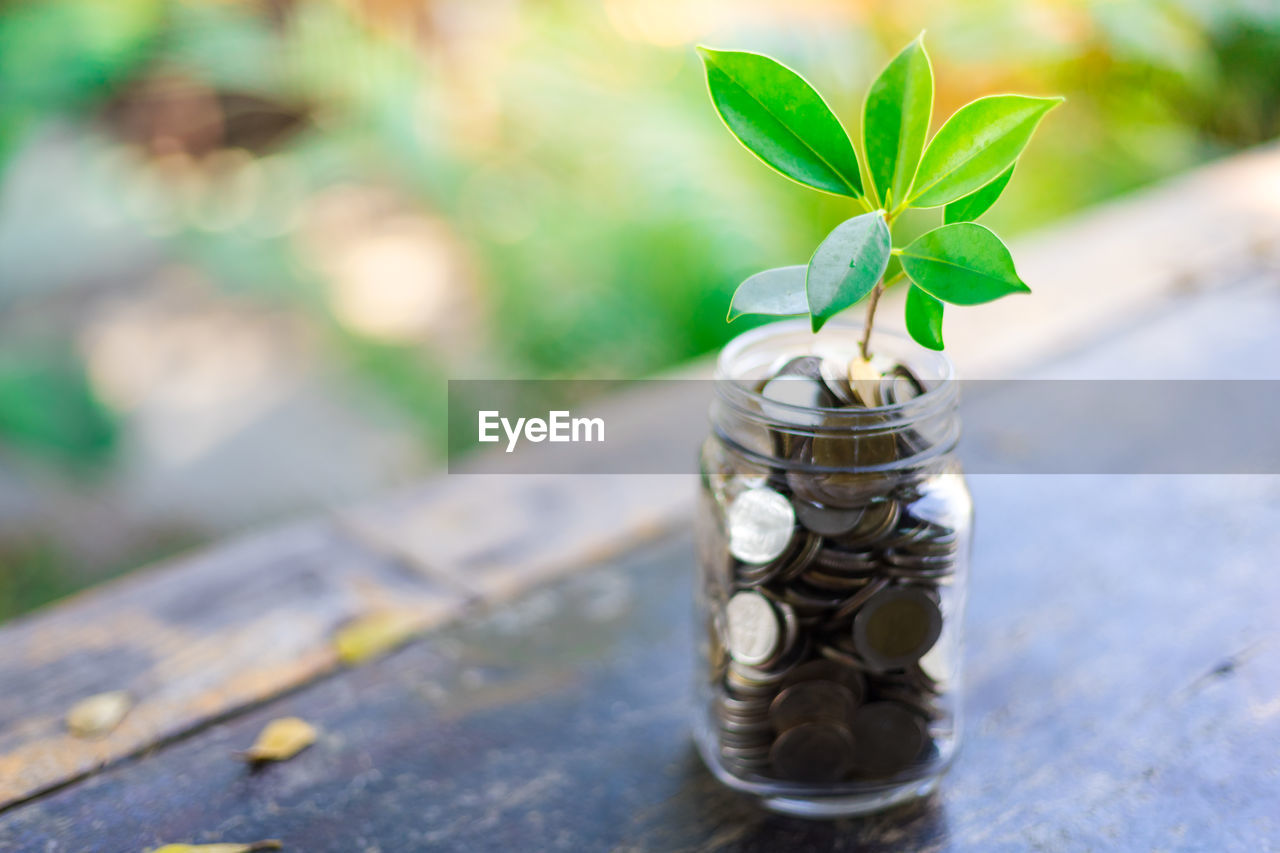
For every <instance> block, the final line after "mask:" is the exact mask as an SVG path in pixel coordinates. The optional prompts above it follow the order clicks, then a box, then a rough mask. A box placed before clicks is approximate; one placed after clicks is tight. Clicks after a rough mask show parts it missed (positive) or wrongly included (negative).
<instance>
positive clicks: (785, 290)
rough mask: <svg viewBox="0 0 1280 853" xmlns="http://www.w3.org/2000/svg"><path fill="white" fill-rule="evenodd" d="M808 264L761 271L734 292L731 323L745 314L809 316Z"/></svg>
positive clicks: (730, 307)
mask: <svg viewBox="0 0 1280 853" xmlns="http://www.w3.org/2000/svg"><path fill="white" fill-rule="evenodd" d="M806 269H807V268H806V267H805V266H804V264H799V265H797V266H794V267H778V268H777V269H771V270H765V271H764V272H758V273H756V274H755V275H753V276H751V277H750V278H748V279H747V280H746V281H744V282H742V284H740V285H738V289H737V290H735V291H734V292H733V299H732V300H731V301H730V302H729V317H728V321H729V322H730V323H732V322H733V321H734V320H736V319H738V318H739V317H741V316H742V315H743V314H776V315H786V314H808V313H809V300H808V297H807V296H806V295H805V281H804V280H805V270H806Z"/></svg>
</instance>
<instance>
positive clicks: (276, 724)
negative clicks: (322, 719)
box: [243, 717, 316, 762]
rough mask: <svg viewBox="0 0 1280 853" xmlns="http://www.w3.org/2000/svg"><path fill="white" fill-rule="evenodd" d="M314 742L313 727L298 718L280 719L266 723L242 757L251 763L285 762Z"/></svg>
mask: <svg viewBox="0 0 1280 853" xmlns="http://www.w3.org/2000/svg"><path fill="white" fill-rule="evenodd" d="M315 742H316V728H315V726H313V725H311V724H310V723H308V722H307V721H306V720H304V719H301V718H300V717H281V718H280V719H278V720H272V721H271V722H269V723H267V725H266V728H264V729H263V730H262V732H261V733H260V734H259V735H258V739H257V740H256V741H254V743H253V746H251V747H249V749H248V751H247V752H245V753H243V755H244V759H245V760H246V761H252V762H259V761H287V760H289V759H290V758H293V757H294V756H295V755H297V754H298V753H299V752H302V750H304V749H306V748H307V747H309V746H311V744H313V743H315Z"/></svg>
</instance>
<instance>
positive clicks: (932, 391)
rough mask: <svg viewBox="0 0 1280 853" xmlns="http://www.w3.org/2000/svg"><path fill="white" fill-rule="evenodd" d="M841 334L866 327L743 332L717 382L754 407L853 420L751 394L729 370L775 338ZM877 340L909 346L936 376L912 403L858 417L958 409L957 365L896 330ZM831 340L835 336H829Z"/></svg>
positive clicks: (793, 326)
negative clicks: (760, 406)
mask: <svg viewBox="0 0 1280 853" xmlns="http://www.w3.org/2000/svg"><path fill="white" fill-rule="evenodd" d="M828 330H830V331H831V332H834V333H837V334H847V333H855V334H856V335H861V334H862V330H863V325H862V324H861V323H857V322H853V321H848V320H831V321H828V322H827V324H826V325H825V326H823V328H822V331H820V332H818V333H812V332H810V331H809V320H808V318H802V319H792V320H780V321H778V322H775V323H767V324H765V325H763V326H758V327H757V328H754V329H751V330H749V331H746V332H743V333H742V334H740V335H738V336H737V337H735V338H734V339H733V340H731V341H729V343H727V344H725V346H724V348H723V349H722V350H721V351H720V355H719V357H718V358H717V359H716V368H715V379H716V380H717V383H716V384H717V386H719V387H721V388H723V387H724V386H726V385H730V386H733V387H734V388H735V389H737V390H736V391H734V392H733V396H739V395H740V398H741V400H742V401H744V402H749V403H751V404H754V405H757V406H759V405H765V404H767V405H768V406H769V407H770V408H771V409H773V410H783V411H788V410H790V411H794V412H796V413H797V414H799V413H818V414H822V415H835V416H840V415H844V416H850V415H855V412H851V411H850V410H849V409H848V408H845V407H841V406H833V407H828V406H806V405H803V404H798V403H789V402H784V401H780V400H770V399H768V398H766V397H765V396H764V395H763V394H761V393H760V392H759V391H755V390H751V389H749V388H747V387H746V386H745V384H744V383H743V382H742V381H741V380H742V379H744V378H745V377H742V376H734V375H733V374H732V372H731V371H730V369H729V367H730V365H732V364H733V363H734V362H735V361H736V360H739V359H740V358H741V357H742V356H743V355H744V354H745V353H746V352H747V351H748V350H749V349H750V348H752V347H754V346H757V345H759V344H761V343H764V342H766V341H768V340H769V339H771V338H780V337H783V336H785V335H789V334H794V333H796V332H804V333H806V334H808V335H809V336H810V337H811V338H812V339H814V340H816V339H817V338H818V336H820V335H821V334H822V333H824V332H828ZM875 334H876V336H877V337H882V338H883V337H888V338H890V339H891V340H893V341H894V342H895V343H897V344H906V345H907V346H908V347H909V348H911V349H912V351H913V355H918V356H919V357H920V360H925V359H927V360H928V361H929V362H931V366H932V367H933V369H934V370H933V372H934V375H932V376H930V377H929V379H928V380H927V381H926V380H925V379H923V378H922V379H921V382H922V384H924V385H925V388H924V393H922V394H920V395H919V396H917V397H913V398H912V399H910V400H905V401H902V402H896V403H889V404H887V405H880V406H869V407H865V408H859V409H857V410H856V416H858V417H867V416H877V417H880V418H884V417H888V418H893V419H895V420H896V419H897V418H904V417H905V418H907V419H911V418H912V417H918V416H919V415H921V414H924V413H926V412H929V411H933V410H936V408H938V407H947V406H951V405H954V403H955V398H956V386H957V382H956V381H955V380H956V370H955V362H953V361H952V360H951V358H950V356H948V355H946V354H945V353H942V352H938V351H935V350H929V349H926V348H924V347H922V346H920V345H919V344H916V343H915V342H914V341H912V340H911V338H910V337H908V336H907V335H904V334H902V333H901V332H898V331H896V330H892V329H877V330H876V331H875ZM828 337H831V334H828ZM906 366H907V367H908V368H913V369H914V368H916V367H919V366H920V365H918V364H907V365H906Z"/></svg>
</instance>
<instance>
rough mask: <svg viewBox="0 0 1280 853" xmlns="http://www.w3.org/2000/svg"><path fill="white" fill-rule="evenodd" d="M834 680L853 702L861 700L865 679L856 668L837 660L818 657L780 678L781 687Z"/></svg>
mask: <svg viewBox="0 0 1280 853" xmlns="http://www.w3.org/2000/svg"><path fill="white" fill-rule="evenodd" d="M815 680H818V681H834V682H835V683H837V684H842V685H844V687H845V688H846V689H847V690H848V691H849V692H850V693H851V694H852V695H853V699H854V702H855V704H856V703H859V702H861V701H862V698H863V697H864V696H865V695H866V692H867V680H866V678H865V677H864V676H863V675H862V673H861V672H859V671H858V670H857V669H854V668H853V667H850V666H846V665H844V664H842V663H840V662H838V661H834V660H828V659H826V658H818V659H817V660H811V661H809V662H808V663H804V664H801V665H800V666H798V667H796V668H795V669H793V670H791V671H790V672H789V673H787V677H786V678H784V679H783V680H782V686H783V687H790V686H791V685H793V684H799V683H801V682H804V681H815Z"/></svg>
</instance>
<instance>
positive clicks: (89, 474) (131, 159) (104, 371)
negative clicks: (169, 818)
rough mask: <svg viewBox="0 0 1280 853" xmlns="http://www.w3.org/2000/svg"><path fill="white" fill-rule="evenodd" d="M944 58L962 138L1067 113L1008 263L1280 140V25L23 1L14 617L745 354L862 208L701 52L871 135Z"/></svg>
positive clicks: (870, 9) (3, 199)
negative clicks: (920, 42) (786, 274)
mask: <svg viewBox="0 0 1280 853" xmlns="http://www.w3.org/2000/svg"><path fill="white" fill-rule="evenodd" d="M926 27H927V28H928V37H927V41H928V46H929V49H930V52H931V54H932V56H933V61H934V67H935V74H936V76H937V80H938V90H937V105H936V107H935V126H936V124H937V123H939V122H940V120H941V119H942V118H943V117H945V116H946V115H947V114H949V113H950V112H951V111H952V110H953V109H955V108H956V107H958V106H959V105H961V104H962V103H964V102H966V101H967V100H969V99H971V98H973V97H975V96H977V95H980V94H985V93H988V92H991V91H999V90H1012V91H1020V92H1026V93H1032V94H1054V93H1061V94H1065V95H1067V97H1068V103H1067V105H1066V106H1065V107H1064V108H1063V109H1061V110H1058V111H1056V112H1055V114H1054V115H1053V116H1052V117H1051V119H1050V120H1049V121H1048V122H1046V124H1045V127H1044V128H1043V129H1042V132H1041V133H1040V134H1039V135H1038V137H1037V138H1036V140H1035V141H1034V142H1033V144H1032V146H1031V147H1030V149H1029V151H1028V153H1027V154H1026V155H1025V156H1024V158H1023V161H1022V164H1021V165H1020V166H1019V169H1018V173H1017V176H1016V178H1015V180H1014V182H1013V184H1012V185H1011V187H1010V189H1009V191H1008V192H1007V193H1006V195H1005V198H1004V199H1002V201H1001V202H1000V204H999V205H997V207H996V208H995V209H994V210H993V212H992V214H991V215H990V216H989V219H988V221H989V222H990V224H992V226H993V227H995V228H996V229H997V230H998V231H1000V232H1002V233H1003V234H1004V235H1006V236H1015V237H1016V236H1017V235H1018V234H1019V233H1020V232H1025V231H1026V230H1028V229H1031V228H1035V227H1037V226H1041V225H1044V224H1046V223H1049V222H1051V221H1053V220H1054V219H1056V218H1058V217H1061V216H1063V215H1065V214H1068V213H1070V212H1072V211H1074V210H1077V209H1080V208H1082V207H1085V206H1088V205H1090V204H1092V203H1094V202H1097V201H1099V200H1101V199H1105V198H1107V197H1109V196H1113V195H1116V194H1118V193H1122V192H1124V191H1126V190H1129V189H1131V188H1134V187H1137V186H1140V185H1143V184H1146V183H1149V182H1152V181H1154V180H1157V179H1160V178H1163V177H1166V176H1169V175H1171V174H1174V173H1177V172H1179V171H1181V170H1185V169H1187V168H1189V167H1191V166H1193V165H1195V164H1197V163H1200V162H1203V161H1205V160H1209V159H1212V158H1215V157H1219V156H1222V155H1224V154H1227V153H1229V152H1231V151H1233V150H1236V149H1240V148H1243V147H1247V146H1251V145H1255V144H1257V143H1260V142H1263V141H1265V140H1268V139H1271V138H1274V137H1275V136H1276V135H1277V134H1278V133H1280V3H1276V2H1275V0H1111V1H1110V2H1104V0H972V2H957V0H921V1H920V2H911V3H903V2H891V0H885V2H875V0H843V2H841V1H840V0H785V2H783V0H737V2H710V0H541V1H539V0H368V2H356V0H347V2H341V0H257V2H251V0H243V2H232V0H111V2H103V0H25V1H24V0H19V2H12V0H11V2H8V3H7V4H0V620H3V619H6V618H10V617H12V616H13V615H15V614H18V613H21V612H23V611H26V610H28V609H30V608H32V607H35V606H38V605H39V604H41V603H44V602H46V601H49V600H51V599H53V598H56V597H59V596H62V595H65V594H66V593H68V592H70V591H73V590H75V589H77V588H80V587H83V586H86V585H88V584H90V583H93V582H96V581H98V580H101V579H103V578H105V577H109V576H112V575H115V574H119V573H121V572H124V571H127V570H130V569H132V568H135V567H137V566H139V565H141V564H144V563H146V562H148V561H151V560H155V559H158V558H160V557H163V556H165V555H167V554H171V553H173V552H175V551H177V550H181V549H185V548H188V547H191V546H194V545H197V544H199V543H201V542H205V541H208V540H211V539H214V538H218V537H221V536H224V535H228V534H230V533H232V532H234V531H236V530H238V529H241V528H244V527H248V526H255V525H260V524H264V523H269V522H271V521H274V520H278V519H280V518H282V517H285V516H290V515H294V514H298V513H302V512H308V511H315V510H317V509H318V508H320V507H323V506H327V505H332V504H334V503H340V502H345V501H350V500H354V499H358V498H360V497H361V496H365V495H369V494H372V493H376V492H378V491H381V490H384V489H387V488H391V487H394V486H396V485H398V484H401V483H404V482H408V481H411V480H414V479H417V478H420V477H422V476H425V475H427V474H429V473H430V472H432V471H434V470H438V469H439V467H440V466H441V464H442V462H443V460H444V459H445V457H446V454H447V453H448V447H447V444H446V435H445V432H446V431H445V423H446V419H445V401H446V394H445V379H446V378H451V377H452V378H464V377H468V378H475V377H521V378H524V377H544V376H549V377H579V376H582V377H626V376H639V375H645V374H649V373H652V372H655V371H659V370H662V369H664V368H667V367H669V366H672V365H675V364H678V363H680V362H682V361H685V360H688V359H690V358H692V357H695V356H697V355H699V354H701V353H706V352H708V351H711V350H713V349H715V348H716V347H718V346H719V345H721V344H722V343H723V342H724V341H725V340H727V339H728V338H729V337H730V336H731V335H732V334H735V333H737V332H738V331H740V330H741V328H740V327H739V326H737V325H735V327H733V328H730V327H728V326H726V325H725V323H724V319H723V318H724V311H725V307H726V305H727V303H728V297H729V295H730V293H731V292H732V290H733V288H734V286H735V285H736V284H737V282H738V281H739V280H740V279H741V278H742V277H744V276H745V275H747V274H749V273H751V272H754V271H756V270H758V269H760V268H762V267H768V266H777V265H782V264H789V263H797V262H802V261H803V260H804V259H805V258H806V257H808V255H809V253H810V251H811V250H812V247H813V246H814V245H815V244H816V243H817V241H818V240H819V239H820V237H821V236H822V235H823V234H825V233H826V231H827V230H828V229H829V228H830V227H832V226H833V225H834V224H835V223H837V222H838V221H840V220H841V219H843V218H845V217H846V216H848V215H849V212H850V208H849V207H848V204H849V203H848V202H847V201H841V200H839V199H835V198H830V197H825V196H821V195H818V194H816V193H813V192H811V191H808V190H805V189H803V188H800V187H798V186H795V185H792V184H790V183H788V182H787V181H785V180H783V179H781V178H779V177H778V176H777V175H775V174H774V173H772V172H770V171H769V170H768V169H767V168H765V167H763V166H762V165H760V164H759V163H758V162H757V161H755V160H754V159H753V158H752V157H751V155H749V154H747V153H746V152H745V151H744V150H742V149H741V148H740V147H739V146H738V145H737V144H736V143H735V142H734V141H733V140H732V139H731V138H730V136H729V134H728V133H727V132H726V131H725V130H724V128H723V126H722V125H721V124H720V122H719V120H718V118H717V117H716V116H715V114H714V112H713V111H712V109H711V107H710V105H709V103H708V99H707V97H706V92H705V88H704V83H703V78H702V74H701V69H700V67H699V64H698V62H697V59H696V56H695V55H694V53H693V51H692V49H691V46H692V45H693V44H696V43H699V42H706V43H708V44H710V45H713V46H717V47H732V48H745V49H753V50H761V51H765V52H768V53H771V54H773V55H776V56H778V57H780V58H782V59H783V60H784V61H787V62H788V63H790V64H792V65H794V66H795V67H797V68H799V69H800V70H801V71H802V72H804V73H805V74H806V75H807V76H808V77H809V78H810V79H811V80H813V81H814V82H815V83H816V85H817V86H818V88H819V89H820V91H822V92H824V93H825V94H827V96H828V98H829V100H831V101H832V103H833V106H835V107H836V109H837V112H838V113H839V114H840V115H841V116H842V117H843V118H844V119H845V120H846V122H847V123H849V124H850V125H851V126H853V127H855V128H856V126H857V116H858V114H859V111H860V104H861V96H862V93H863V91H864V90H865V87H866V85H867V84H868V82H869V81H870V79H871V77H872V76H873V75H874V74H875V73H876V71H878V69H879V68H880V67H881V66H882V65H883V63H884V62H885V61H886V60H887V59H888V58H889V57H890V56H891V55H892V54H893V53H894V52H896V50H897V49H898V48H899V47H900V46H901V45H902V44H904V43H905V42H906V41H908V40H909V39H911V38H912V37H914V36H915V35H916V33H917V32H918V31H919V30H921V29H923V28H926Z"/></svg>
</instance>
